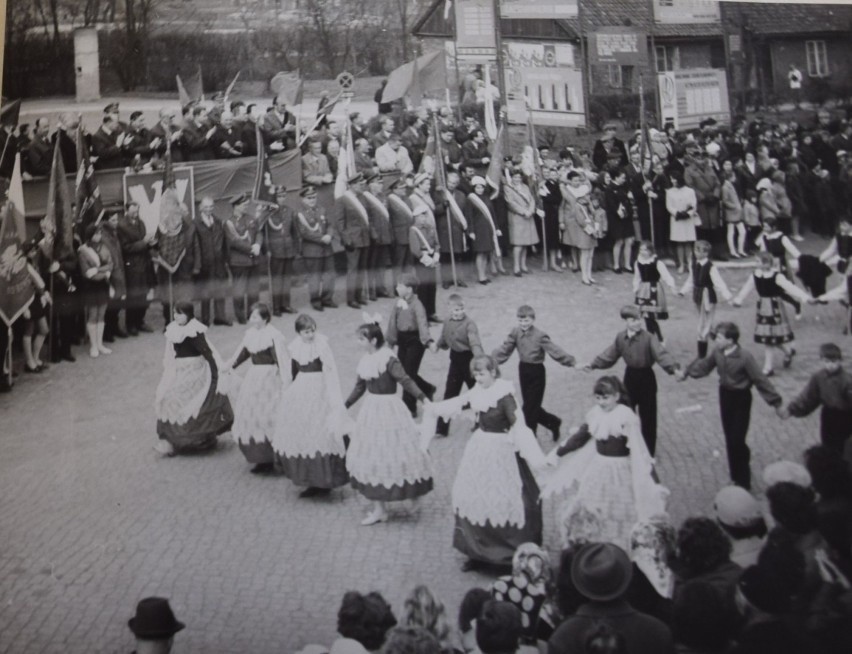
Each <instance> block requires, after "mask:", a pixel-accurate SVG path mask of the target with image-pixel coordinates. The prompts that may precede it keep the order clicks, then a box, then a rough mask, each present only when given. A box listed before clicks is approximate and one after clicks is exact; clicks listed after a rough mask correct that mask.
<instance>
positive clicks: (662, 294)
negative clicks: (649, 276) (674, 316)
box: [636, 282, 669, 320]
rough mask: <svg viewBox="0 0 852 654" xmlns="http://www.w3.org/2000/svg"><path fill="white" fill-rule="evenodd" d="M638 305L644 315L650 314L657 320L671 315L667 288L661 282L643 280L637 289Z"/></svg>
mask: <svg viewBox="0 0 852 654" xmlns="http://www.w3.org/2000/svg"><path fill="white" fill-rule="evenodd" d="M636 306H638V307H639V310H640V311H641V312H642V315H643V316H645V315H648V314H650V315H651V316H652V317H653V318H656V319H657V320H665V319H666V318H668V317H669V311H668V305H667V303H666V290H665V289H664V288H663V287H662V286H661V285H660V284H659V283H656V282H641V283H640V284H639V289H638V290H637V291H636Z"/></svg>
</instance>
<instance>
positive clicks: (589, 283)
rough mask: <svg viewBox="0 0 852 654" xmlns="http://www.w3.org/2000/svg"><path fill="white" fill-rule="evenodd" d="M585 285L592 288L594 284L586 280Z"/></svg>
mask: <svg viewBox="0 0 852 654" xmlns="http://www.w3.org/2000/svg"><path fill="white" fill-rule="evenodd" d="M583 284H585V285H586V286H591V285H592V282H590V281H589V280H588V279H584V280H583Z"/></svg>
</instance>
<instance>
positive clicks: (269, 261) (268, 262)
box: [263, 216, 275, 313]
mask: <svg viewBox="0 0 852 654" xmlns="http://www.w3.org/2000/svg"><path fill="white" fill-rule="evenodd" d="M263 238H264V240H265V242H266V278H267V281H268V282H269V306H271V307H272V313H275V293H274V292H273V290H272V253H271V252H270V251H269V217H268V216H267V217H266V218H265V219H264V221H263Z"/></svg>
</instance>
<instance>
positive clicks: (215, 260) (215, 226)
mask: <svg viewBox="0 0 852 654" xmlns="http://www.w3.org/2000/svg"><path fill="white" fill-rule="evenodd" d="M213 208H214V202H213V198H212V197H210V196H209V195H205V196H204V197H203V198H201V202H200V203H199V204H198V216H196V217H195V244H194V247H195V257H194V259H193V263H194V266H193V269H192V276H193V279H194V280H195V290H196V294H197V297H198V298H199V299H200V300H201V322H203V323H204V324H205V325H209V324H210V303H211V302H212V303H213V324H214V325H231V321H230V320H228V319H227V318H226V316H225V295H226V292H227V291H226V287H227V285H228V271H227V267H226V266H227V261H228V243H227V239H226V238H225V226H224V224H223V221H222V220H221V219H219V218H218V217H217V216H216V215H214V213H213Z"/></svg>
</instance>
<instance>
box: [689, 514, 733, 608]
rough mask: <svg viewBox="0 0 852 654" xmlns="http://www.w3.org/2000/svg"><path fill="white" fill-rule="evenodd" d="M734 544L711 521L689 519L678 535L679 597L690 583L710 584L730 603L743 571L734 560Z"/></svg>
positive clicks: (706, 519)
mask: <svg viewBox="0 0 852 654" xmlns="http://www.w3.org/2000/svg"><path fill="white" fill-rule="evenodd" d="M731 549H732V548H731V541H730V540H728V538H727V537H726V536H725V534H724V532H723V531H722V529H721V527H719V525H717V524H716V523H715V522H714V521H713V520H711V519H710V518H703V517H701V518H687V519H686V520H685V521H684V523H683V524H682V525H681V527H680V529H679V530H678V534H677V555H676V557H675V562H674V569H675V572H676V575H677V578H676V582H675V592H674V595H675V598H676V597H677V594H678V592H679V590H680V587H681V586H682V585H683V584H685V583H686V582H687V581H693V580H699V581H704V582H707V583H709V584H710V585H711V586H713V587H714V588H715V589H716V590H718V591H719V593H720V594H721V595H722V597H723V598H724V599H725V600H726V601H728V602H729V603H731V605H732V602H733V599H734V586H735V585H736V583H737V579H738V578H739V576H740V573H741V572H742V568H741V567H740V566H738V565H737V564H736V563H734V562H733V561H731Z"/></svg>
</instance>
